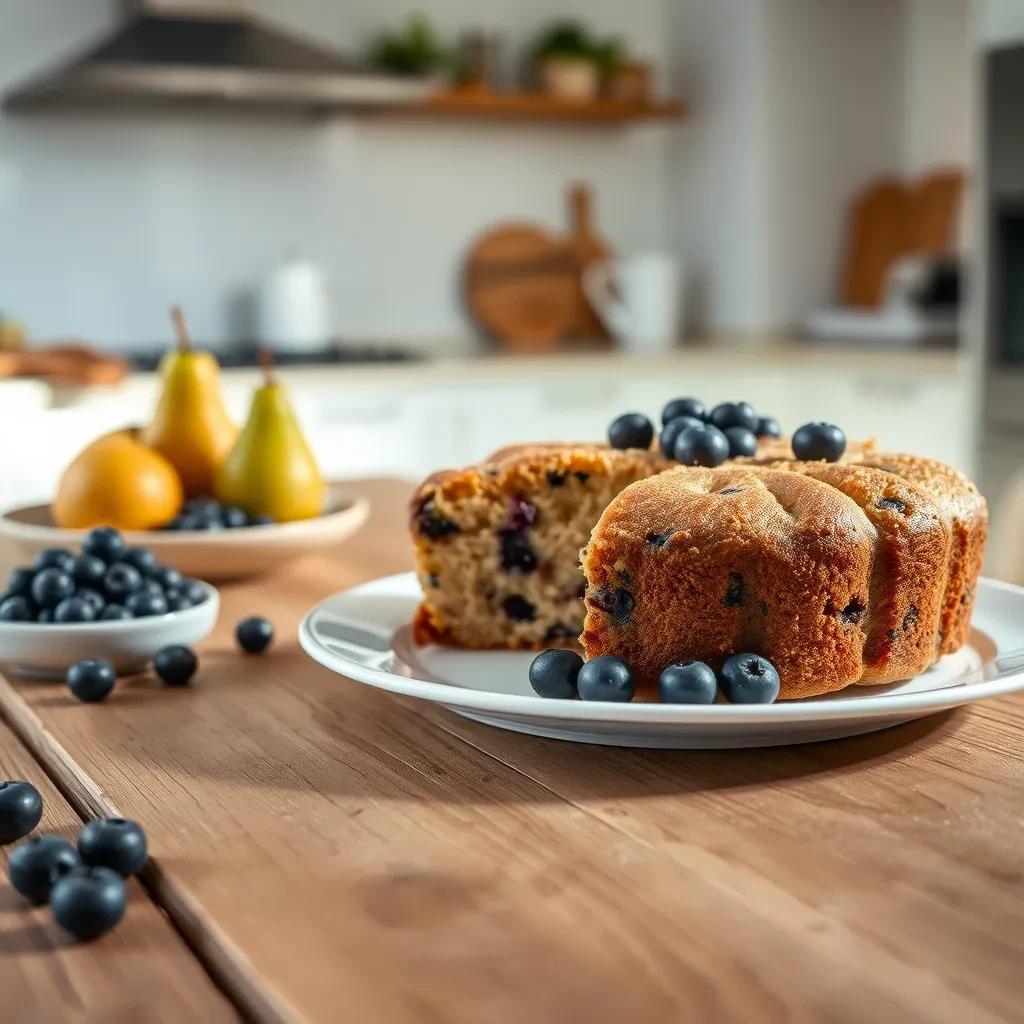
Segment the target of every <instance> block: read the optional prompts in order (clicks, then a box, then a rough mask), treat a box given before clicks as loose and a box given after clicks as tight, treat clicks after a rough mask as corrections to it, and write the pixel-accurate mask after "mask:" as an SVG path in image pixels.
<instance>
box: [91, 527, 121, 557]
mask: <svg viewBox="0 0 1024 1024" xmlns="http://www.w3.org/2000/svg"><path fill="white" fill-rule="evenodd" d="M124 547H125V545H124V537H122V536H121V534H120V533H119V532H118V531H117V530H115V529H114V528H113V527H112V526H97V527H96V529H95V530H90V531H89V532H88V533H87V534H86V535H85V540H84V541H82V550H83V551H84V552H85V553H86V554H87V555H95V556H96V557H97V558H102V559H103V561H104V562H107V563H110V562H116V561H117V560H118V559H119V558H120V557H121V555H122V554H123V552H124Z"/></svg>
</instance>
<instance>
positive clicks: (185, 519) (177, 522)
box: [164, 512, 197, 530]
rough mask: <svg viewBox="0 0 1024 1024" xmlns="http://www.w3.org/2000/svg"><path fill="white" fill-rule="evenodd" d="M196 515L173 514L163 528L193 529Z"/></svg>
mask: <svg viewBox="0 0 1024 1024" xmlns="http://www.w3.org/2000/svg"><path fill="white" fill-rule="evenodd" d="M196 522H197V520H196V517H195V516H194V515H191V514H190V513H187V512H186V513H184V514H182V515H180V516H175V517H174V518H173V519H172V520H171V521H170V522H169V523H168V524H167V525H166V526H165V527H164V529H165V530H194V529H195V528H196Z"/></svg>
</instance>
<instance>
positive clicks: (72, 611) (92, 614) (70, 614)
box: [53, 597, 96, 622]
mask: <svg viewBox="0 0 1024 1024" xmlns="http://www.w3.org/2000/svg"><path fill="white" fill-rule="evenodd" d="M95 618H96V607H95V605H93V604H92V602H90V601H87V600H85V599H84V598H81V597H69V598H67V599H66V600H64V601H61V603H60V604H59V605H57V607H56V608H54V609H53V621H54V622H92V621H93V619H95Z"/></svg>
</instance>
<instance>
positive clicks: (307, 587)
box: [0, 481, 1024, 1024]
mask: <svg viewBox="0 0 1024 1024" xmlns="http://www.w3.org/2000/svg"><path fill="white" fill-rule="evenodd" d="M359 489H360V490H363V491H365V493H367V494H368V495H369V496H370V498H371V500H372V501H373V505H374V511H373V515H372V518H371V523H370V525H368V526H367V527H366V528H365V529H364V531H363V532H362V533H361V534H360V535H359V537H357V538H356V539H355V540H354V541H353V542H352V543H350V544H349V545H348V546H346V547H344V548H342V549H341V550H339V551H338V552H336V553H331V554H330V555H327V556H324V557H323V558H321V559H316V558H313V559H307V560H305V561H303V562H300V563H296V564H294V565H292V566H290V567H289V568H288V570H286V571H285V572H283V573H282V574H280V575H278V576H276V577H274V578H272V579H265V580H260V581H256V582H253V583H249V584H244V585H237V586H230V587H226V588H224V592H223V598H224V608H223V613H222V616H221V623H220V626H219V628H218V630H217V632H216V633H215V635H214V636H213V637H212V638H211V640H210V641H209V642H208V643H206V644H205V645H204V646H203V648H202V651H201V657H202V664H201V670H200V675H199V676H198V677H197V679H196V681H195V682H194V684H193V685H192V686H191V687H190V688H188V689H184V690H173V689H165V688H163V687H161V686H160V685H159V684H158V683H157V682H156V681H155V680H154V679H152V678H149V677H139V678H135V679H131V680H127V681H124V682H122V683H120V684H119V687H118V689H117V690H116V691H115V693H114V695H113V696H112V697H111V698H110V700H108V701H107V702H106V703H105V704H100V705H82V704H78V703H76V702H75V701H73V700H72V699H70V697H69V696H68V695H67V694H66V692H65V690H64V688H63V687H62V686H61V685H56V684H55V685H41V684H29V683H13V682H4V681H3V680H0V711H2V713H3V716H4V718H5V720H6V721H7V723H8V725H9V727H10V729H11V730H13V733H14V734H16V736H17V739H16V738H15V735H12V734H11V733H9V732H3V733H2V734H0V768H2V772H0V774H6V775H24V776H28V777H30V778H32V779H33V780H35V781H37V782H41V783H43V790H44V795H45V797H46V798H47V807H48V812H47V813H48V816H49V817H48V825H50V826H52V827H56V828H58V829H60V830H62V831H69V830H71V828H72V826H73V825H74V824H76V817H77V818H83V817H88V816H91V815H96V814H112V813H118V814H122V815H125V816H128V817H132V818H136V819H138V820H139V821H140V822H141V823H142V824H143V825H144V826H145V828H146V830H147V832H148V834H149V837H150V845H151V850H152V858H151V862H150V866H149V868H148V870H147V872H146V874H145V876H144V878H143V882H144V885H145V889H146V891H145V892H143V891H142V889H137V890H136V891H134V892H133V894H132V900H131V906H130V909H129V912H128V915H127V917H126V920H125V922H124V923H123V924H122V925H121V927H120V928H119V929H118V931H117V932H115V933H113V934H112V935H111V936H109V937H107V938H105V939H102V940H100V941H99V942H96V943H94V944H91V945H88V946H83V947H76V946H71V945H70V944H69V943H68V942H67V941H66V940H62V939H60V938H59V937H58V936H57V934H56V932H55V930H54V926H53V925H52V924H47V923H45V922H46V921H47V920H48V919H47V918H46V912H45V911H42V910H40V911H30V910H25V909H22V906H21V904H20V903H19V902H18V901H17V900H16V899H14V897H13V896H12V894H11V893H10V891H9V890H3V895H2V897H0V907H2V917H0V922H2V928H0V943H2V945H0V951H2V953H3V956H2V959H0V992H3V993H4V996H5V1004H8V1005H9V1000H7V998H6V997H7V993H9V992H12V991H13V992H15V993H16V998H17V1003H18V1005H19V1007H20V1015H19V1016H18V1020H19V1021H47V1022H49V1021H54V1020H62V1019H71V1020H77V1019H86V1018H88V1019H90V1020H102V1021H104V1022H107V1021H111V1020H118V1021H119V1020H122V1019H123V1020H125V1021H128V1020H131V1021H132V1022H138V1021H148V1020H202V1021H215V1020H219V1019H223V1018H229V1017H230V1016H231V1014H232V1012H238V1013H240V1014H241V1015H243V1016H245V1017H249V1018H252V1019H256V1020H261V1021H284V1020H310V1021H325V1022H334V1021H348V1020H351V1021H366V1022H371V1021H372V1022H375V1024H376V1022H392V1021H394V1022H411V1021H416V1022H445V1024H447V1022H463V1021H465V1022H479V1021H487V1022H491V1021H496V1022H515V1021H530V1022H532V1024H536V1022H540V1021H544V1022H547V1021H551V1022H555V1021H558V1022H560V1021H570V1020H575V1019H578V1020H586V1021H588V1022H594V1021H598V1022H600V1021H627V1020H628V1021H631V1022H632V1021H658V1022H664V1021H682V1020H692V1021H718V1020H742V1021H759V1022H763V1021H787V1022H789V1021H820V1020H829V1021H866V1020H882V1021H886V1020H900V1021H929V1022H935V1021H949V1022H956V1024H964V1022H971V1024H975V1022H983V1021H1019V1020H1020V1019H1021V1013H1022V1003H1024V970H1022V966H1024V761H1022V757H1021V744H1022V735H1024V698H1022V697H1021V696H1020V695H1018V696H1016V697H1009V698H1003V699H1000V700H995V701H992V702H988V703H982V704H978V705H974V706H973V707H971V708H970V709H968V710H963V711H957V712H952V713H946V714H942V715H937V716H934V717H932V718H929V719H926V720H924V721H920V722H916V723H912V724H909V725H905V726H901V727H899V728H896V729H889V730H887V731H884V732H881V733H877V734H875V735H873V736H865V737H859V738H854V739H848V740H841V741H836V742H832V743H821V744H815V745H809V746H804V747H793V748H780V749H775V750H750V751H700V752H686V751H655V750H619V749H613V748H600V747H588V746H578V745H574V744H570V743H559V742H556V741H547V740H540V739H534V738H531V737H527V736H521V735H517V734H514V733H507V732H502V731H499V730H496V729H490V728H488V727H486V726H483V725H478V724H475V723H472V722H469V721H467V720H464V719H461V718H459V717H457V716H455V715H453V714H450V713H448V712H446V711H444V710H441V709H438V708H435V707H432V706H429V705H425V704H420V703H417V702H415V701H412V700H408V699H399V698H395V697H391V696H388V695H385V694H383V693H379V692H377V691H374V690H371V689H369V688H367V687H362V686H359V685H356V684H355V683H351V682H348V681H346V680H343V679H340V678H338V677H337V676H334V675H331V674H330V673H328V672H326V671H324V670H322V669H320V668H319V667H317V666H316V665H314V664H313V663H312V662H310V661H309V660H308V659H307V658H306V657H305V656H304V655H303V654H302V653H301V651H300V650H299V649H298V646H297V643H296V640H295V633H296V626H297V623H298V621H299V618H300V616H301V615H302V613H303V612H304V611H305V610H306V609H307V608H308V607H309V606H310V605H311V604H313V602H314V601H316V600H318V599H319V598H321V597H323V596H325V595H327V594H329V593H331V592H332V591H335V590H338V589H341V588H342V587H346V586H349V585H351V584H353V583H356V582H358V581H361V580H365V579H369V578H372V577H374V576H377V575H380V574H383V573H389V572H395V571H400V570H403V569H405V568H407V567H408V566H409V564H410V555H409V550H408V546H407V544H406V541H405V537H404V516H405V500H406V497H407V495H408V493H409V487H408V486H407V485H405V484H399V483H396V482H388V481H377V482H366V483H365V484H360V485H359ZM247 614H264V615H267V616H269V617H270V618H271V619H272V620H273V621H274V622H275V624H276V626H277V629H278V636H279V640H278V642H277V644H276V646H275V647H274V649H273V651H272V653H270V654H269V655H267V656H265V657H262V658H244V657H242V656H240V655H239V654H238V653H237V652H236V650H235V648H234V646H233V643H232V640H231V634H232V629H233V625H234V623H235V622H236V621H237V620H238V619H240V618H242V617H243V616H244V615H247ZM19 741H20V744H23V746H22V745H19ZM28 752H31V755H32V757H34V759H35V760H34V761H33V760H32V759H30V758H29V756H28ZM44 773H45V774H48V775H49V776H50V777H51V778H52V779H53V780H54V781H55V782H56V784H57V786H58V787H59V788H60V789H61V791H62V792H63V794H64V798H65V800H66V803H65V800H62V799H61V798H60V797H59V796H58V795H57V793H56V792H55V791H54V789H53V787H52V786H50V785H49V784H47V783H46V780H45V778H44ZM160 910H163V911H165V912H166V916H164V915H163V914H161V913H160ZM225 997H226V999H225ZM232 1007H233V1010H232Z"/></svg>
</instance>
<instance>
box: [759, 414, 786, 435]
mask: <svg viewBox="0 0 1024 1024" xmlns="http://www.w3.org/2000/svg"><path fill="white" fill-rule="evenodd" d="M754 433H755V434H757V436H758V437H782V427H780V426H779V421H778V420H777V419H776V418H775V417H774V416H761V417H759V418H758V421H757V429H756V430H755V431H754Z"/></svg>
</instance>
